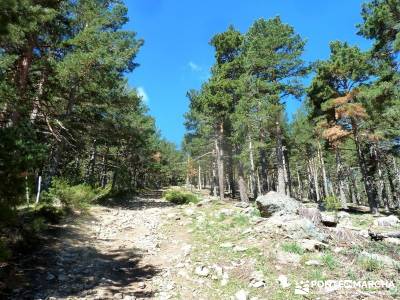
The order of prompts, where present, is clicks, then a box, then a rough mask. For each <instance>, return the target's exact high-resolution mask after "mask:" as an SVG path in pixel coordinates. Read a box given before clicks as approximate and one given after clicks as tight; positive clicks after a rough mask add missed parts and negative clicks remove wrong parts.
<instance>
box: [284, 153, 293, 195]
mask: <svg viewBox="0 0 400 300" xmlns="http://www.w3.org/2000/svg"><path fill="white" fill-rule="evenodd" d="M283 167H284V169H285V190H286V195H289V196H290V197H292V175H291V173H290V164H289V156H288V153H287V149H286V147H284V152H283Z"/></svg>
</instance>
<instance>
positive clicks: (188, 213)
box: [184, 208, 194, 217]
mask: <svg viewBox="0 0 400 300" xmlns="http://www.w3.org/2000/svg"><path fill="white" fill-rule="evenodd" d="M184 214H185V215H186V216H188V217H191V216H193V215H194V209H193V208H186V209H185V210H184Z"/></svg>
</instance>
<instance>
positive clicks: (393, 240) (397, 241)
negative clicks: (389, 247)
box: [384, 237, 400, 245]
mask: <svg viewBox="0 0 400 300" xmlns="http://www.w3.org/2000/svg"><path fill="white" fill-rule="evenodd" d="M384 242H385V243H389V244H393V245H400V239H397V238H392V237H389V238H386V239H384Z"/></svg>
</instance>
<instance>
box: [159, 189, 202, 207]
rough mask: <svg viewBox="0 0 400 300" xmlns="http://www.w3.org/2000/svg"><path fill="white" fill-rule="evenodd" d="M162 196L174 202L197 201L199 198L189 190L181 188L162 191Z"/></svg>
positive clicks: (179, 203) (186, 202)
mask: <svg viewBox="0 0 400 300" xmlns="http://www.w3.org/2000/svg"><path fill="white" fill-rule="evenodd" d="M163 197H164V198H165V199H166V200H167V201H169V202H172V203H174V204H178V205H181V204H188V203H198V202H199V199H198V198H197V196H196V195H195V194H193V193H191V192H187V191H182V190H176V189H172V190H168V191H165V192H164V193H163Z"/></svg>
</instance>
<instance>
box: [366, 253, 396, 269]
mask: <svg viewBox="0 0 400 300" xmlns="http://www.w3.org/2000/svg"><path fill="white" fill-rule="evenodd" d="M360 257H364V258H367V259H373V260H376V261H378V262H380V263H381V264H383V265H385V266H387V267H393V266H396V265H397V264H398V263H397V262H396V261H395V260H394V259H392V258H391V257H389V256H386V255H381V254H376V253H369V252H366V251H363V252H361V253H360Z"/></svg>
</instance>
